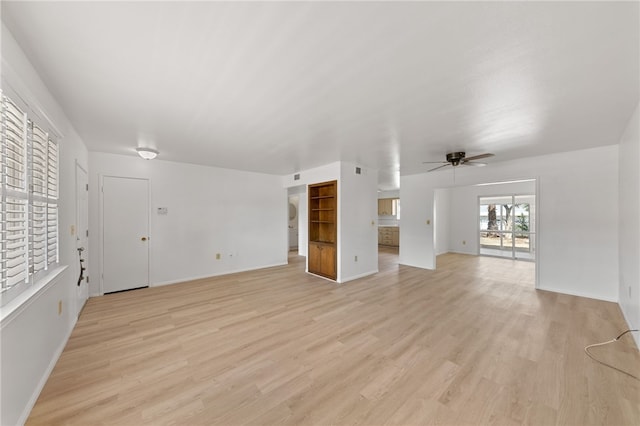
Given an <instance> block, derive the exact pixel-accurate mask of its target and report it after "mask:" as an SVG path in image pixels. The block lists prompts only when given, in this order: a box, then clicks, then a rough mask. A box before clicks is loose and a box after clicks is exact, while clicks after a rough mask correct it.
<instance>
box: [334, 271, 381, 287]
mask: <svg viewBox="0 0 640 426" xmlns="http://www.w3.org/2000/svg"><path fill="white" fill-rule="evenodd" d="M378 272H379V271H378V270H377V269H376V270H373V271H368V272H365V273H362V274H358V275H353V276H350V277H347V278H343V279H342V280H340V281H338V282H339V283H340V284H342V283H346V282H349V281H353V280H357V279H358V278H364V277H368V276H370V275H374V274H377V273H378Z"/></svg>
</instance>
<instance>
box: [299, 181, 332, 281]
mask: <svg viewBox="0 0 640 426" xmlns="http://www.w3.org/2000/svg"><path fill="white" fill-rule="evenodd" d="M308 194H309V251H308V254H307V255H308V271H309V272H311V273H313V274H316V275H321V276H323V277H326V278H330V279H332V280H335V279H336V277H337V267H336V266H337V262H336V255H337V229H338V215H337V206H338V202H337V200H338V182H337V181H335V180H334V181H330V182H323V183H317V184H313V185H309V188H308Z"/></svg>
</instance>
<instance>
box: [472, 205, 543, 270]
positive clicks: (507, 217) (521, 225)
mask: <svg viewBox="0 0 640 426" xmlns="http://www.w3.org/2000/svg"><path fill="white" fill-rule="evenodd" d="M478 205H479V209H478V211H479V220H478V223H479V234H480V235H479V239H478V241H479V245H480V247H479V253H480V255H484V256H497V257H506V258H510V259H514V260H528V261H535V260H536V232H535V229H536V223H535V222H536V221H535V205H536V203H535V195H531V194H525V195H500V196H491V197H478Z"/></svg>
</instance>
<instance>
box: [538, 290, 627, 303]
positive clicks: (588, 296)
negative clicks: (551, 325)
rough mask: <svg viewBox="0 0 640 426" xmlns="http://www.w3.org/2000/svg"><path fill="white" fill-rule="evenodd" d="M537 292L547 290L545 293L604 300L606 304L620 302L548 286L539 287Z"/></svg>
mask: <svg viewBox="0 0 640 426" xmlns="http://www.w3.org/2000/svg"><path fill="white" fill-rule="evenodd" d="M537 290H545V291H551V292H553V293H560V294H568V295H569V296H578V297H586V298H587V299H595V300H603V301H605V302H613V303H618V300H617V299H616V298H607V297H602V296H599V295H595V294H590V293H583V292H579V291H575V292H574V291H567V290H565V289H559V288H554V287H546V286H539V287H538V288H537Z"/></svg>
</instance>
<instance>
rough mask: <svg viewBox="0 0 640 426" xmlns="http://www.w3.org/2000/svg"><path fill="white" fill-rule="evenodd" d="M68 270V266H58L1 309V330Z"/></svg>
mask: <svg viewBox="0 0 640 426" xmlns="http://www.w3.org/2000/svg"><path fill="white" fill-rule="evenodd" d="M67 268H68V265H62V266H58V267H57V268H55V269H53V270H52V271H50V273H48V274H47V275H46V276H44V277H43V278H42V279H40V280H38V281H37V282H35V283H33V285H31V286H29V287H28V288H26V289H24V290H23V291H22V292H21V293H20V294H18V295H17V296H16V297H15V298H14V299H12V300H11V301H9V302H7V304H6V305H4V306H3V307H1V308H0V328H4V327H5V326H6V325H8V324H9V323H10V322H11V321H12V320H13V319H14V318H15V317H17V316H18V315H19V314H20V313H21V312H22V311H24V310H25V309H26V308H28V307H29V306H30V305H31V304H32V303H33V302H34V301H36V300H37V299H38V298H39V297H40V296H42V295H43V294H44V293H45V292H46V291H47V290H48V289H49V288H51V287H52V286H53V284H54V283H55V282H56V281H57V279H58V278H59V277H60V276H61V275H62V272H63V271H64V270H66V269H67Z"/></svg>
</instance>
